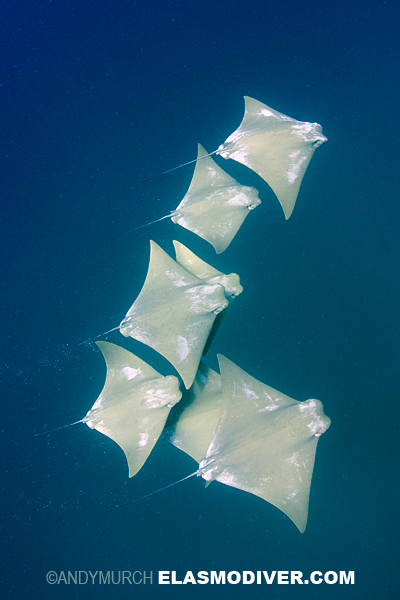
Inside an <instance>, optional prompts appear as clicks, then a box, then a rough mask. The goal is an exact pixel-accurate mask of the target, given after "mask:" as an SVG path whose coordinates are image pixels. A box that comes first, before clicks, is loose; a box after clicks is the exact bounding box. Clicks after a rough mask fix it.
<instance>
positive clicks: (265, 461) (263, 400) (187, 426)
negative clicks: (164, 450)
mask: <svg viewBox="0 0 400 600" xmlns="http://www.w3.org/2000/svg"><path fill="white" fill-rule="evenodd" d="M218 360H219V365H220V372H221V384H222V405H221V406H220V405H219V404H218V397H219V395H220V394H221V392H218V376H217V374H216V373H215V372H213V371H211V370H208V371H206V370H204V367H201V370H200V371H199V375H198V378H196V380H195V383H194V384H193V388H192V390H190V392H191V394H189V396H188V397H186V398H185V397H184V398H183V400H182V401H183V405H182V408H181V410H178V411H177V412H176V413H175V412H174V413H173V414H171V421H169V422H167V425H166V430H165V433H164V434H163V437H166V438H167V439H169V441H171V442H172V443H173V444H174V445H176V446H177V447H178V448H180V449H181V450H183V451H184V452H186V453H187V454H190V456H192V457H193V458H194V459H195V460H196V461H197V462H199V469H198V471H197V475H198V476H201V477H203V478H204V479H205V480H206V481H207V482H208V483H210V482H211V481H214V480H216V481H220V482H221V483H224V484H226V485H230V486H232V487H236V488H239V489H242V490H245V491H248V492H250V493H252V494H254V495H256V496H259V497H260V498H263V499H264V500H266V501H267V502H270V503H271V504H273V505H274V506H276V507H277V508H279V509H280V510H281V511H282V512H284V513H285V514H286V515H287V516H288V517H289V518H290V519H291V520H292V521H293V522H294V524H295V525H296V526H297V527H298V529H299V530H300V532H303V531H304V530H305V528H306V524H307V517H308V502H309V493H310V486H311V478H312V473H313V468H314V460H315V452H316V448H317V443H318V440H319V437H320V436H321V435H322V434H323V433H324V431H326V430H327V429H328V427H329V425H330V419H329V418H328V417H326V416H325V414H324V412H323V406H322V404H321V402H320V401H319V400H314V399H312V400H307V401H305V402H298V401H297V400H294V399H292V398H289V397H288V396H286V395H284V394H282V393H281V392H279V391H277V390H275V389H273V388H271V387H269V386H268V385H265V384H264V383H261V382H260V381H258V380H257V379H255V378H254V377H252V376H251V375H249V374H248V373H246V372H245V371H243V370H242V369H240V368H239V367H238V366H236V365H235V364H234V363H233V362H231V361H230V360H228V359H227V358H225V357H223V356H220V355H219V356H218ZM208 379H209V381H208ZM187 398H189V400H188V399H187ZM197 402H198V404H199V406H198V407H196V403H197ZM177 408H178V407H177ZM208 411H210V413H209V420H210V423H212V426H214V424H215V421H216V418H217V416H218V414H219V413H220V416H219V420H218V425H217V427H216V429H215V431H214V433H210V427H209V426H208V417H207V415H208ZM199 415H201V418H200V417H199ZM204 423H205V424H206V425H203V424H204ZM207 446H208V447H207ZM205 447H207V451H206V453H205V454H203V459H202V458H201V454H202V453H204V449H205Z"/></svg>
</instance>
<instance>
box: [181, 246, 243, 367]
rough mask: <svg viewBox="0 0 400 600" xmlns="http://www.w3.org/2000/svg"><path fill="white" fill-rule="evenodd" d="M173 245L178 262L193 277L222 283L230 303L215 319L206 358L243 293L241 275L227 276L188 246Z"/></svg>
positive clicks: (207, 345) (231, 274) (232, 274)
mask: <svg viewBox="0 0 400 600" xmlns="http://www.w3.org/2000/svg"><path fill="white" fill-rule="evenodd" d="M173 244H174V248H175V258H176V261H177V262H178V263H179V264H180V265H181V266H182V267H184V268H185V269H186V270H187V271H190V272H191V273H193V275H196V277H198V278H199V279H202V280H203V281H205V282H206V283H220V284H221V285H223V287H224V292H225V297H226V299H227V300H228V303H229V304H228V306H227V307H226V308H224V310H222V311H221V312H220V313H218V315H217V316H216V318H215V321H214V323H213V326H212V329H211V331H210V334H209V336H208V339H207V342H206V345H205V346H204V350H203V356H205V355H206V354H207V352H208V351H209V349H210V346H211V344H212V343H213V341H214V339H215V336H216V335H217V333H218V330H219V328H220V327H221V325H222V323H223V322H224V320H225V319H226V317H227V315H228V311H229V309H230V306H231V304H232V302H233V300H234V299H235V298H236V297H237V296H239V294H241V293H242V292H243V288H242V286H241V285H240V278H239V275H237V274H236V273H230V274H229V275H225V274H224V273H221V271H218V270H217V269H215V268H214V267H212V266H211V265H209V264H208V263H206V262H205V261H204V260H202V259H201V258H199V257H198V256H196V254H194V252H192V251H191V250H189V248H186V246H184V245H183V244H181V242H177V241H176V240H174V241H173Z"/></svg>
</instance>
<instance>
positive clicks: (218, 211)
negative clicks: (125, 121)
mask: <svg viewBox="0 0 400 600" xmlns="http://www.w3.org/2000/svg"><path fill="white" fill-rule="evenodd" d="M260 203H261V200H260V199H259V197H258V191H257V190H256V189H255V188H253V187H250V186H246V185H241V184H240V183H238V182H237V181H236V180H235V179H233V177H231V176H230V175H228V173H226V172H225V171H224V170H223V169H221V167H219V166H218V165H217V164H216V162H215V161H214V160H213V159H212V158H211V157H210V155H208V154H207V153H206V151H205V150H204V148H203V146H201V144H199V145H198V156H197V162H196V167H195V170H194V173H193V177H192V181H191V183H190V186H189V189H188V191H187V192H186V194H185V196H184V197H183V199H182V200H181V202H180V203H179V204H178V206H177V208H176V209H175V210H174V211H172V212H171V213H170V214H169V215H165V216H164V217H161V219H157V220H156V221H152V223H157V221H161V220H162V219H167V218H171V220H172V221H173V222H174V223H177V224H178V225H181V226H182V227H184V228H185V229H188V230H189V231H191V232H193V233H195V234H196V235H198V236H199V237H201V238H203V239H204V240H206V241H207V242H209V243H210V244H211V245H212V246H213V247H214V249H215V251H216V252H217V254H220V253H221V252H224V250H226V249H227V247H228V246H229V244H230V243H231V241H232V240H233V238H234V237H235V235H236V234H237V232H238V231H239V229H240V227H241V225H242V223H243V221H244V220H245V218H246V217H247V215H248V214H249V211H250V210H253V209H254V208H256V207H257V206H258V205H259V204H260ZM152 223H147V224H146V225H151V224H152ZM142 227H145V225H141V226H140V227H137V228H136V229H141V228H142Z"/></svg>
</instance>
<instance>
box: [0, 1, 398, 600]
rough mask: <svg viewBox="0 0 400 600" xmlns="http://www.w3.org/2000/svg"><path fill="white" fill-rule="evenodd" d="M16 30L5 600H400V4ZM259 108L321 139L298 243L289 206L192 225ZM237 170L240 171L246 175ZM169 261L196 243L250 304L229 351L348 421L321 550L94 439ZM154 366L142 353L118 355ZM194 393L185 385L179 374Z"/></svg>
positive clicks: (271, 515)
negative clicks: (210, 233) (163, 581)
mask: <svg viewBox="0 0 400 600" xmlns="http://www.w3.org/2000/svg"><path fill="white" fill-rule="evenodd" d="M2 12H3V15H2V19H1V24H0V27H1V31H2V35H1V44H2V60H1V66H0V86H1V87H0V94H1V97H0V102H1V110H0V115H1V121H2V125H1V131H2V136H1V140H0V147H1V165H2V176H1V178H0V190H1V192H0V194H1V195H0V198H1V209H2V218H1V240H2V256H3V258H2V261H1V268H2V276H1V279H0V284H1V287H2V294H1V297H2V311H1V316H0V319H1V332H2V333H1V336H0V343H1V352H2V359H1V367H0V374H1V379H2V402H1V407H2V428H1V431H2V438H1V439H2V446H3V452H2V474H3V476H2V511H1V521H0V522H1V529H2V534H1V535H2V541H3V543H2V550H1V553H2V567H1V577H0V579H1V581H2V592H1V597H2V598H29V599H34V598H41V599H42V598H55V599H57V600H61V599H63V600H68V599H70V598H75V597H76V596H80V597H82V598H84V599H86V598H90V599H91V598H94V599H99V600H103V599H106V600H108V599H110V598H115V597H117V598H125V597H126V598H128V597H129V598H131V597H139V598H153V597H154V598H166V599H169V598H174V599H175V598H178V599H181V598H182V599H184V598H198V597H203V596H207V597H209V598H225V597H229V598H232V597H234V598H249V599H253V598H254V599H258V598H264V597H270V598H274V600H282V599H283V600H286V599H289V600H291V599H292V598H293V599H294V598H296V600H297V599H303V598H304V599H308V598H314V597H316V596H323V597H324V598H334V599H335V598H339V597H340V598H362V599H363V600H369V599H375V598H377V597H383V598H388V599H391V598H397V597H398V594H399V586H398V567H399V552H398V547H397V546H398V544H397V537H396V535H398V497H399V480H398V465H397V451H398V381H399V361H398V356H399V349H400V348H399V294H400V285H399V257H400V241H399V235H398V219H399V169H398V112H399V86H398V69H399V39H398V27H397V23H398V19H399V8H398V6H397V4H396V3H393V2H384V1H381V0H366V1H364V2H359V1H355V2H351V3H331V2H316V1H315V0H310V2H306V3H301V4H300V3H298V4H295V3H290V2H287V1H286V0H281V1H280V2H278V1H276V0H273V1H271V2H259V1H252V0H248V1H246V2H245V1H244V0H236V1H235V2H227V1H226V0H220V1H219V0H215V1H214V2H210V1H209V0H202V1H201V2H197V3H194V2H184V1H183V0H174V1H172V0H171V1H160V0H159V1H158V2H154V1H153V0H147V1H146V2H144V1H142V0H138V1H129V0H114V2H105V1H104V0H98V1H96V2H94V1H90V0H81V1H80V2H73V1H72V0H63V1H61V0H53V1H51V0H50V1H44V0H39V1H37V2H28V1H26V0H25V1H23V0H15V1H13V2H9V3H8V4H7V6H5V7H3V10H2ZM244 95H248V96H251V97H254V98H257V99H258V100H260V101H262V102H264V103H266V104H267V105H269V106H271V107H273V108H275V109H276V110H278V111H280V112H283V113H284V114H287V115H290V116H292V117H294V118H296V119H299V120H303V121H311V122H314V121H316V122H318V123H321V125H322V126H323V131H324V134H325V135H326V136H327V137H328V138H329V141H328V143H327V144H325V145H324V146H322V147H321V148H320V149H318V150H317V151H316V153H315V155H314V157H313V159H312V161H311V164H310V167H309V169H308V171H307V173H306V176H305V178H304V181H303V184H302V187H301V190H300V194H299V197H298V200H297V203H296V207H295V209H294V212H293V215H292V217H291V218H290V220H289V221H285V219H284V217H283V213H282V210H281V208H280V206H279V204H278V202H277V200H276V198H275V196H274V194H273V193H272V191H271V190H270V189H269V188H268V186H267V185H266V184H265V183H263V182H262V181H260V179H259V178H257V177H256V176H255V175H253V174H251V173H249V172H248V171H246V169H245V168H242V167H241V166H240V165H237V164H234V163H233V161H220V164H221V165H222V166H223V168H225V169H226V170H228V169H229V172H230V174H232V175H233V176H235V177H237V178H238V179H240V180H241V181H242V182H243V183H250V184H254V185H256V187H257V188H258V189H259V191H260V198H261V200H262V205H261V206H260V207H259V208H257V210H256V211H254V212H253V213H252V214H250V215H249V217H248V219H247V220H246V222H245V224H244V225H243V227H242V228H241V230H240V232H239V234H238V235H237V236H236V238H235V240H234V242H233V243H232V244H231V246H230V247H229V249H228V250H227V251H226V252H225V253H224V254H222V255H219V256H216V255H215V253H214V251H213V249H212V248H211V246H210V247H209V246H208V244H207V243H206V242H204V241H202V240H201V239H199V238H196V237H195V236H194V235H193V234H190V233H189V232H187V231H185V230H183V229H181V228H179V227H177V226H174V225H173V224H172V223H171V222H170V221H169V220H164V221H161V222H160V223H158V224H155V225H153V226H151V227H148V228H144V229H141V230H139V231H134V229H135V227H137V226H139V225H142V224H144V223H146V222H148V221H150V220H153V219H156V218H158V217H161V216H163V215H165V214H167V213H169V212H170V211H171V210H173V209H174V208H175V207H176V206H177V204H178V203H179V201H180V200H181V198H182V197H183V195H184V194H185V192H186V190H187V187H188V185H189V182H190V179H191V176H192V172H193V170H192V168H190V167H188V168H185V169H182V170H179V171H176V172H174V173H171V174H169V175H168V176H164V177H162V178H158V179H154V180H152V181H150V182H148V183H146V184H144V185H140V181H141V180H143V179H145V178H147V177H150V176H152V175H154V174H156V173H158V172H160V171H163V170H165V169H168V168H171V167H173V166H175V165H177V164H180V163H182V162H184V161H186V160H191V159H192V158H194V157H195V155H196V151H197V143H198V142H201V143H202V144H203V145H204V146H205V147H206V148H207V149H208V150H210V151H211V150H214V149H215V148H216V147H217V146H218V145H219V144H220V143H222V142H223V141H224V140H225V139H226V137H227V136H228V135H229V134H230V133H231V132H232V131H233V130H234V129H236V127H237V126H238V125H239V123H240V121H241V118H242V115H243V96H244ZM228 163H232V164H228ZM149 239H153V240H155V241H156V242H157V243H158V244H160V245H161V246H162V247H163V248H164V249H165V250H166V251H167V252H170V253H172V243H171V242H172V239H178V240H180V241H182V242H183V243H185V244H187V245H188V246H190V248H191V249H192V250H193V251H195V252H197V253H199V254H200V255H201V256H202V257H203V258H204V259H205V260H207V261H208V262H210V263H211V264H213V265H214V266H215V267H217V268H219V269H220V270H221V271H225V272H232V271H235V272H237V273H239V275H240V277H241V281H242V284H243V287H244V293H243V294H242V295H241V297H240V298H238V299H237V300H236V301H235V305H234V307H233V308H232V311H231V314H230V315H229V320H227V321H226V323H225V324H224V327H223V328H222V330H221V331H220V333H219V335H218V338H217V340H216V341H215V343H214V346H213V348H212V351H211V352H210V356H209V357H207V361H208V364H209V365H210V366H211V367H213V368H216V366H217V363H216V358H215V356H216V353H221V354H223V355H225V356H227V357H228V358H230V359H231V360H233V361H234V362H235V363H236V364H238V365H240V367H242V368H243V369H245V370H246V371H248V372H249V373H250V374H251V375H253V376H254V377H257V378H258V379H260V380H262V381H264V382H265V383H267V384H269V385H270V386H272V387H274V388H276V389H279V390H281V391H282V392H284V393H285V394H287V395H289V396H291V397H293V398H296V399H298V400H305V399H307V398H310V397H311V398H312V397H315V398H319V399H320V400H321V401H322V402H323V404H324V408H325V412H326V414H327V415H328V416H329V417H330V418H331V419H332V425H331V427H330V429H329V430H328V431H327V432H326V433H325V434H324V435H323V436H322V438H321V440H320V442H319V445H318V451H317V457H316V463H315V470H314V476H313V482H312V487H311V496H310V514H309V522H308V525H307V529H306V531H305V533H304V534H300V533H299V532H298V531H297V529H296V527H295V526H294V525H293V523H292V522H291V521H290V520H289V519H288V518H287V517H285V515H284V514H283V513H281V512H280V511H278V510H277V509H276V508H274V507H273V506H271V505H269V504H267V503H266V502H263V501H262V500H260V499H259V498H256V497H253V496H251V495H249V494H247V493H245V492H242V491H239V490H235V489H233V488H229V487H227V486H223V485H221V484H218V483H213V484H212V485H211V486H209V487H207V488H206V489H204V482H202V481H201V480H200V479H198V478H192V479H190V480H188V481H186V482H184V483H182V484H181V485H178V486H176V487H173V488H171V489H169V490H167V491H165V492H161V493H159V494H156V495H154V496H152V497H151V498H148V499H145V500H143V501H141V502H138V503H137V504H132V505H128V506H126V507H124V508H121V509H119V510H116V511H114V512H112V513H106V511H107V510H109V509H110V508H112V507H114V506H116V505H118V504H122V503H123V502H126V501H127V500H129V499H133V498H138V497H140V496H143V495H145V494H147V493H149V492H151V491H153V490H155V489H157V488H160V487H163V486H165V485H168V484H169V483H170V482H172V481H175V480H178V479H180V478H182V477H184V476H186V475H188V474H189V473H190V472H192V471H194V470H195V468H196V465H195V464H194V462H193V461H192V460H191V459H190V458H189V457H187V456H185V455H184V454H183V453H181V452H179V451H178V450H177V449H176V448H174V447H172V446H170V445H169V444H167V443H166V442H162V441H160V442H158V444H157V445H156V447H155V449H154V451H153V453H152V454H151V456H150V458H149V460H148V461H147V463H146V465H145V466H144V467H143V469H142V470H141V472H140V473H139V474H138V475H137V476H136V477H135V478H133V479H131V480H129V481H128V477H127V467H126V463H125V459H124V456H123V453H122V451H121V450H120V449H119V447H117V446H116V444H113V443H106V444H105V443H104V442H106V441H107V438H105V437H104V436H102V435H101V434H99V433H97V432H96V431H90V430H89V429H88V428H87V427H85V426H84V425H77V426H74V427H71V428H67V429H63V430H61V431H58V432H55V433H53V434H51V435H49V436H46V435H43V436H40V437H34V433H37V432H41V431H43V430H44V429H45V428H46V427H47V428H49V429H50V428H53V427H58V426H60V425H63V424H67V423H70V422H74V421H77V420H79V419H80V418H82V417H83V416H84V415H85V414H86V412H87V411H88V409H89V408H90V407H91V406H92V404H93V403H94V401H95V399H96V398H97V396H98V394H99V392H100V391H101V389H102V386H103V384H104V377H105V366H104V361H103V359H102V357H101V355H100V354H99V353H98V352H96V351H94V349H93V348H92V347H91V346H90V345H87V344H81V345H80V342H82V341H84V340H86V339H88V338H91V337H93V336H95V335H98V334H99V333H101V332H102V331H106V330H108V329H110V328H112V327H115V326H117V325H118V324H119V322H120V321H121V319H122V318H123V316H124V315H125V313H126V311H127V309H128V308H129V307H130V306H131V304H132V302H133V300H134V299H135V297H136V296H137V294H138V292H139V291H140V289H141V286H142V284H143V281H144V278H145V275H146V271H147V267H148V258H149ZM107 339H108V340H109V341H112V342H114V343H119V344H121V345H124V346H125V347H126V348H128V349H130V350H132V351H133V352H137V353H138V354H140V356H142V358H144V359H145V360H151V361H153V362H154V363H155V367H156V368H160V369H161V370H162V371H163V372H167V371H168V365H167V363H166V362H164V361H159V360H158V359H157V357H155V354H154V353H153V352H151V351H150V350H148V349H146V348H145V347H142V346H141V345H140V344H139V343H135V342H134V341H132V340H125V339H124V338H122V336H120V335H119V334H118V333H114V334H113V335H110V336H109V337H108V338H107ZM171 372H172V371H171ZM112 570H113V571H115V572H118V571H123V570H126V571H128V570H129V571H141V572H143V571H146V572H147V573H148V572H150V571H152V572H153V573H154V577H156V573H157V571H158V570H170V571H172V570H175V571H177V572H178V578H179V574H180V575H182V574H184V573H186V571H188V570H192V571H194V572H195V573H197V572H198V571H200V570H206V571H211V570H217V571H221V570H226V571H239V572H242V571H244V570H250V571H257V570H267V571H269V572H270V571H273V570H277V571H278V570H280V571H292V570H299V571H303V572H304V573H305V574H309V573H310V572H311V571H315V570H319V571H321V572H324V571H339V570H343V571H354V572H355V584H354V585H348V586H347V585H328V584H321V585H317V586H314V585H302V586H301V585H293V586H292V585H272V586H265V585H263V586H261V585H259V586H257V585H247V586H246V585H242V584H240V585H225V586H222V585H214V586H212V585H206V586H202V585H185V586H184V585H176V586H172V585H165V586H162V587H160V586H158V585H157V584H155V583H154V584H153V585H151V584H149V583H148V584H147V585H129V584H126V585H122V584H120V585H106V584H104V585H99V584H96V585H91V584H90V583H88V584H84V583H82V584H81V585H78V584H77V585H75V584H73V583H71V584H69V585H66V584H64V583H63V582H61V583H59V584H54V585H50V584H48V583H47V582H46V573H48V572H49V571H55V572H56V573H60V572H63V571H65V572H66V571H72V572H75V571H92V572H95V571H104V572H107V571H112Z"/></svg>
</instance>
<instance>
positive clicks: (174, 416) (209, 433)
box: [162, 362, 222, 463]
mask: <svg viewBox="0 0 400 600" xmlns="http://www.w3.org/2000/svg"><path fill="white" fill-rule="evenodd" d="M221 408H222V391H221V377H220V375H219V373H216V372H215V371H213V370H212V369H210V368H209V367H208V366H207V365H206V364H204V363H203V362H200V364H199V369H198V371H197V373H196V377H195V379H194V381H193V385H192V386H191V388H190V389H188V390H185V391H184V392H183V394H182V400H181V401H180V402H179V404H177V405H176V406H175V407H174V408H173V409H172V410H171V412H170V414H169V417H168V421H167V423H166V425H165V429H164V431H163V435H162V437H163V439H164V440H168V441H169V442H171V444H173V445H174V446H176V447H177V448H179V449H180V450H183V452H185V453H186V454H189V455H190V456H191V457H192V458H194V460H195V461H196V462H198V463H200V462H201V461H202V460H203V458H204V457H205V456H206V454H207V450H208V447H209V445H210V442H211V440H212V438H213V435H214V432H215V430H216V428H217V425H218V421H219V418H220V414H221Z"/></svg>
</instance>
